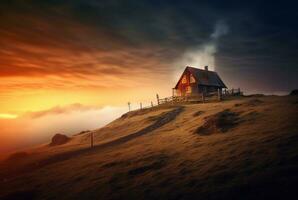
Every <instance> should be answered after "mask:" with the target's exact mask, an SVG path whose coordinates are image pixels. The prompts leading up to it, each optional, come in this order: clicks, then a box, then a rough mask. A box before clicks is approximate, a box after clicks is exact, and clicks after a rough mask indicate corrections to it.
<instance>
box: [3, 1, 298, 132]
mask: <svg viewBox="0 0 298 200" xmlns="http://www.w3.org/2000/svg"><path fill="white" fill-rule="evenodd" d="M296 9H297V5H294V3H293V4H289V3H287V2H286V1H282V3H276V1H274V2H271V3H270V4H267V3H265V2H262V1H249V3H242V2H240V1H226V2H224V1H220V2H218V1H162V2H160V1H154V0H150V1H149V0H148V1H119V0H109V1H96V0H89V1H86V0H72V1H70V0H66V1H51V0H28V1H24V0H10V1H8V0H7V1H6V0H4V1H1V6H0V47H1V48H0V123H2V125H1V127H4V126H5V125H4V121H6V120H14V118H18V116H28V113H32V112H44V111H47V110H52V109H53V108H57V106H60V107H62V108H64V107H66V108H69V107H71V108H72V106H71V105H82V106H83V107H86V106H87V107H88V106H95V107H97V108H99V107H100V108H102V107H105V106H114V107H121V108H122V107H123V106H126V103H127V101H131V102H134V103H139V102H141V101H142V102H150V101H151V100H155V94H156V93H159V94H160V95H161V96H167V95H170V94H171V88H172V87H173V86H174V84H175V81H176V80H177V78H178V77H177V76H178V74H179V73H180V72H181V71H182V70H183V69H184V67H185V66H186V65H192V66H197V67H203V66H204V65H209V66H210V67H211V69H215V70H216V71H217V72H218V73H219V74H220V76H221V77H222V79H223V80H224V82H225V83H226V85H227V86H228V87H240V88H242V89H244V90H245V91H247V92H267V93H280V92H288V91H289V90H292V89H294V88H296V87H297V85H298V81H297V80H298V79H297V75H298V67H297V64H298V56H297V55H298V50H297V46H298V39H297V33H298V28H297V27H298V26H297V18H298V16H297V15H298V14H297V11H296ZM75 108H77V107H75ZM87 110H88V109H87ZM120 110H121V111H123V110H122V109H120ZM5 127H6V128H7V126H5ZM9 130H10V133H11V132H13V131H11V128H10V129H9ZM1 134H2V136H3V135H5V133H1Z"/></svg>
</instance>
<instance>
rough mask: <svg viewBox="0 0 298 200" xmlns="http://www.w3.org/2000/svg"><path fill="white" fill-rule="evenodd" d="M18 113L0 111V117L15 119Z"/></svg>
mask: <svg viewBox="0 0 298 200" xmlns="http://www.w3.org/2000/svg"><path fill="white" fill-rule="evenodd" d="M17 117H18V115H15V114H9V113H0V119H15V118H17Z"/></svg>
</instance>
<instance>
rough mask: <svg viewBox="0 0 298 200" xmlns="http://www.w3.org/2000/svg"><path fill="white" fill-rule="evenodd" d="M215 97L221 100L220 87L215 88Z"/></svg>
mask: <svg viewBox="0 0 298 200" xmlns="http://www.w3.org/2000/svg"><path fill="white" fill-rule="evenodd" d="M217 98H218V101H220V100H221V93H220V89H219V88H218V89H217Z"/></svg>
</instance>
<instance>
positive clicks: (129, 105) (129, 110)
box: [127, 102, 130, 111]
mask: <svg viewBox="0 0 298 200" xmlns="http://www.w3.org/2000/svg"><path fill="white" fill-rule="evenodd" d="M127 104H128V111H130V102H128V103H127Z"/></svg>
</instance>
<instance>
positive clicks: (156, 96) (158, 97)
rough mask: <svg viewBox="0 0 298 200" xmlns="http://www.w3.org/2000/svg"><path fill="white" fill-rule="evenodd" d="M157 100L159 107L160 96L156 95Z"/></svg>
mask: <svg viewBox="0 0 298 200" xmlns="http://www.w3.org/2000/svg"><path fill="white" fill-rule="evenodd" d="M156 99H157V105H159V96H158V94H156Z"/></svg>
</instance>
